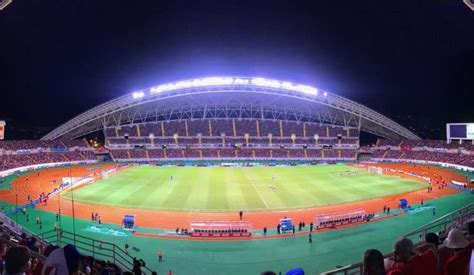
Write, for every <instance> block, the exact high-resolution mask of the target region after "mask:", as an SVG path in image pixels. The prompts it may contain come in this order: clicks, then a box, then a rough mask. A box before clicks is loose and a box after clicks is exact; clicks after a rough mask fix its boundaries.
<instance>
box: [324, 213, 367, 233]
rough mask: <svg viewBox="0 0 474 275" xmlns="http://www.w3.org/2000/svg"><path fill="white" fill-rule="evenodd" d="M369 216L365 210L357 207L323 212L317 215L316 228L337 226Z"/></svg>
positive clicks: (360, 220)
mask: <svg viewBox="0 0 474 275" xmlns="http://www.w3.org/2000/svg"><path fill="white" fill-rule="evenodd" d="M366 218H367V216H366V214H365V210H363V209H356V210H351V211H344V212H337V213H331V214H322V215H317V216H316V222H315V227H316V229H323V228H335V227H337V226H342V225H347V224H351V223H357V222H362V221H364V220H365V219H366Z"/></svg>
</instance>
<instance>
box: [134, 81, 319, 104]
mask: <svg viewBox="0 0 474 275" xmlns="http://www.w3.org/2000/svg"><path fill="white" fill-rule="evenodd" d="M223 85H244V86H245V85H255V86H260V87H269V88H277V89H285V90H289V91H295V92H300V93H303V94H306V95H311V96H317V95H318V89H316V88H314V87H311V86H306V85H299V84H294V83H291V82H286V81H278V80H273V79H266V78H262V77H255V78H236V77H206V78H197V79H193V80H185V81H179V82H174V83H168V84H163V85H159V86H155V87H152V88H150V94H159V93H163V92H168V91H175V90H180V89H187V88H195V87H206V86H223ZM324 95H325V96H326V95H327V93H324ZM143 96H144V94H143V92H135V93H133V98H136V99H138V98H142V97H143Z"/></svg>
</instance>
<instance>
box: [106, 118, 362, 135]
mask: <svg viewBox="0 0 474 275" xmlns="http://www.w3.org/2000/svg"><path fill="white" fill-rule="evenodd" d="M234 129H235V131H234ZM104 132H105V136H106V138H119V137H124V136H128V137H139V136H140V137H149V135H150V134H153V135H154V136H155V137H161V136H173V135H175V134H177V135H178V136H180V137H196V136H197V135H199V134H200V135H201V136H204V137H219V136H221V135H222V134H225V136H227V137H233V136H240V137H243V136H245V135H247V134H248V135H249V136H252V137H267V136H268V135H269V134H271V135H272V136H273V137H291V136H292V135H295V136H296V137H305V136H306V137H311V138H314V136H315V135H318V136H319V137H321V138H322V137H332V138H336V137H338V136H339V137H350V138H358V137H359V134H360V133H359V130H357V129H352V128H348V129H346V128H343V127H340V126H327V125H320V124H317V123H308V122H295V121H281V120H268V119H265V120H261V119H259V120H256V119H204V120H203V119H194V120H172V121H163V122H148V123H142V124H136V125H133V126H130V125H123V126H119V127H109V128H106V129H105V131H104Z"/></svg>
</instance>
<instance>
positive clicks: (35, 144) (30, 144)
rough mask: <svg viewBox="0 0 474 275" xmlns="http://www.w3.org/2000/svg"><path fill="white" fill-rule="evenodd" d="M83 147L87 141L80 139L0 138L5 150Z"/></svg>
mask: <svg viewBox="0 0 474 275" xmlns="http://www.w3.org/2000/svg"><path fill="white" fill-rule="evenodd" d="M72 147H83V148H87V147H88V145H87V142H86V141H85V140H84V139H80V140H0V149H3V150H6V151H18V150H34V149H58V148H72Z"/></svg>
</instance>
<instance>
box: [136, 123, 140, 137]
mask: <svg viewBox="0 0 474 275" xmlns="http://www.w3.org/2000/svg"><path fill="white" fill-rule="evenodd" d="M135 127H137V136H138V137H142V135H141V133H140V125H138V124H136V125H135Z"/></svg>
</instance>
